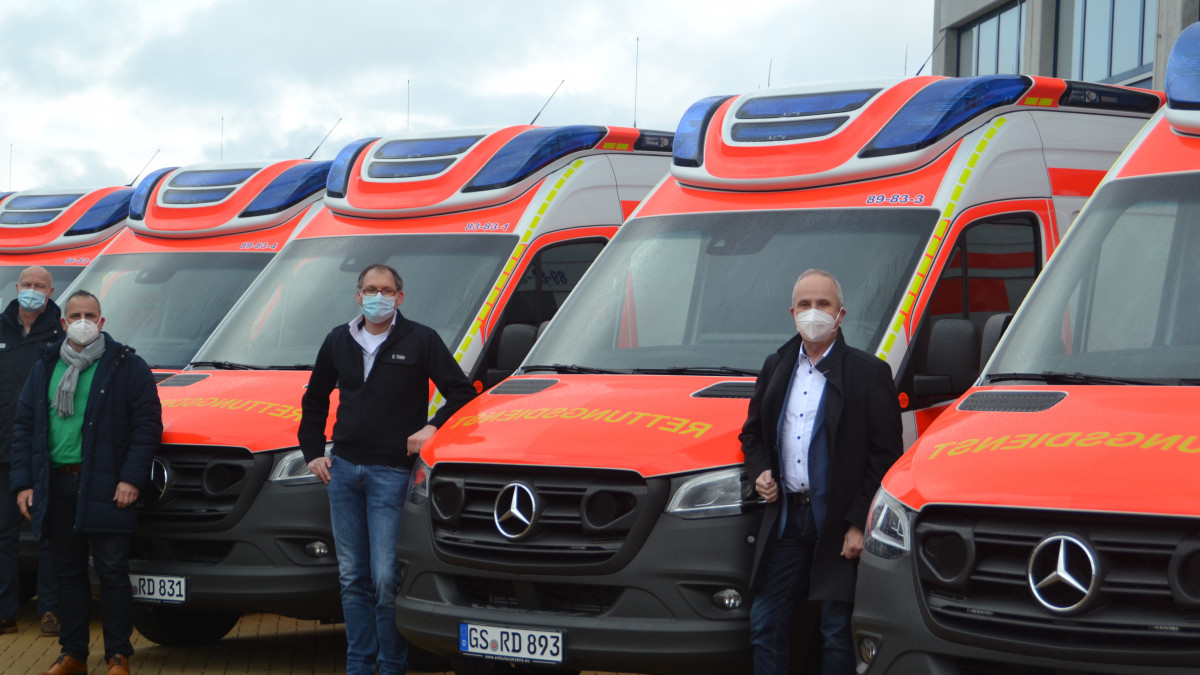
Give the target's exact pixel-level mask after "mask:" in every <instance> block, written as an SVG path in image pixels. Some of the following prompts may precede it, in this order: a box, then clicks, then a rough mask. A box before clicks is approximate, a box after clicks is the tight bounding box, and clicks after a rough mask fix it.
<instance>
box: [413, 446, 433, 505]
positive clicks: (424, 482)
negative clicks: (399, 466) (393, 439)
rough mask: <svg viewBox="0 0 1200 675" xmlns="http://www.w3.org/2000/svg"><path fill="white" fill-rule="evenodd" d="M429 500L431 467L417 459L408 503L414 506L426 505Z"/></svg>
mask: <svg viewBox="0 0 1200 675" xmlns="http://www.w3.org/2000/svg"><path fill="white" fill-rule="evenodd" d="M427 499H429V465H428V464H426V463H425V460H423V459H421V458H420V457H417V463H416V464H414V465H413V469H412V480H411V482H410V483H409V486H408V501H409V502H410V503H413V504H424V503H425V501H426V500H427Z"/></svg>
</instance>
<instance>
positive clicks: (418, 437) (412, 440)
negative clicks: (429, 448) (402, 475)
mask: <svg viewBox="0 0 1200 675" xmlns="http://www.w3.org/2000/svg"><path fill="white" fill-rule="evenodd" d="M435 431H437V427H435V426H433V425H432V424H426V425H425V426H423V427H421V430H420V431H418V432H417V433H415V434H413V435H412V436H409V437H408V454H410V455H419V454H421V446H423V445H425V442H426V441H428V440H429V439H430V438H431V437H432V436H433V432H435Z"/></svg>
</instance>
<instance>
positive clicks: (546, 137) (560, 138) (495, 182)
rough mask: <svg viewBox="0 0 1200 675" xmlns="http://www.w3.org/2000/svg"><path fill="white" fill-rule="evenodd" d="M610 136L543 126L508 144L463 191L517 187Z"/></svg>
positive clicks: (603, 131)
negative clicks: (529, 178)
mask: <svg viewBox="0 0 1200 675" xmlns="http://www.w3.org/2000/svg"><path fill="white" fill-rule="evenodd" d="M607 135H608V128H607V127H598V126H588V125H575V126H568V127H542V128H540V129H530V130H529V131H524V132H521V133H520V134H518V135H517V136H516V137H515V138H513V139H511V140H510V141H508V142H507V143H505V144H504V147H502V148H500V150H498V151H497V152H496V154H495V155H494V156H492V158H491V159H489V160H488V162H487V164H484V165H483V168H482V169H480V170H479V173H477V174H475V177H474V178H472V179H471V182H470V183H468V184H467V186H466V187H464V188H463V190H462V191H463V192H478V191H481V190H494V189H496V188H502V187H508V186H509V185H515V184H517V183H519V182H521V181H522V180H524V179H525V178H528V177H529V176H532V175H533V174H534V173H536V172H537V171H538V170H540V169H543V168H545V167H547V166H549V165H550V164H552V163H554V162H555V161H556V160H559V159H562V158H563V157H566V156H567V155H570V154H572V153H575V152H579V151H581V150H588V149H590V148H594V147H596V144H597V143H599V142H600V139H602V138H604V137H605V136H607Z"/></svg>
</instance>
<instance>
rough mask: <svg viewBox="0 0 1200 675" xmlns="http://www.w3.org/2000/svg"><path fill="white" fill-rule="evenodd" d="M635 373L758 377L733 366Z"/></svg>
mask: <svg viewBox="0 0 1200 675" xmlns="http://www.w3.org/2000/svg"><path fill="white" fill-rule="evenodd" d="M633 372H635V373H642V374H648V375H742V376H745V377H758V371H757V370H749V369H746V368H734V367H732V366H671V367H669V368H634V369H633Z"/></svg>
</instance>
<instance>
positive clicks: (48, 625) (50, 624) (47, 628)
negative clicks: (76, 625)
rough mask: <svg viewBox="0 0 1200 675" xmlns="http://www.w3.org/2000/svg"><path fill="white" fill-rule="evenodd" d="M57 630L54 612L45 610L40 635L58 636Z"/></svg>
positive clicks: (56, 618)
mask: <svg viewBox="0 0 1200 675" xmlns="http://www.w3.org/2000/svg"><path fill="white" fill-rule="evenodd" d="M59 630H60V628H59V625H58V617H57V616H54V612H46V614H45V615H44V616H43V617H42V637H58V633H59Z"/></svg>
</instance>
